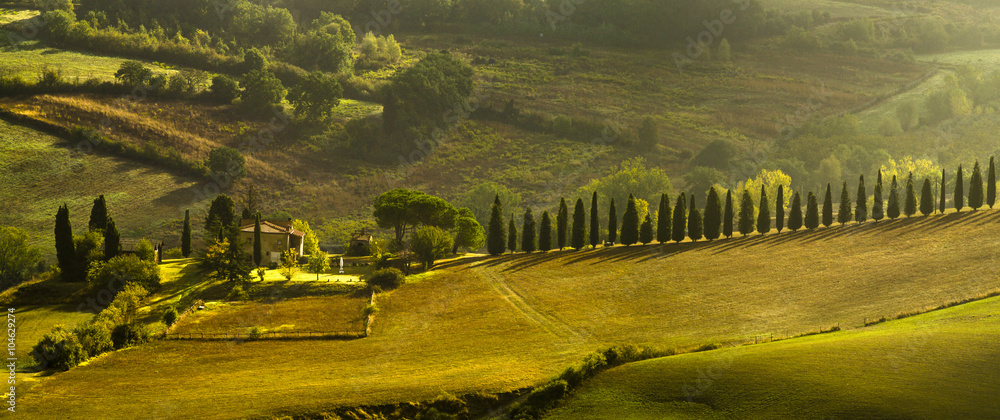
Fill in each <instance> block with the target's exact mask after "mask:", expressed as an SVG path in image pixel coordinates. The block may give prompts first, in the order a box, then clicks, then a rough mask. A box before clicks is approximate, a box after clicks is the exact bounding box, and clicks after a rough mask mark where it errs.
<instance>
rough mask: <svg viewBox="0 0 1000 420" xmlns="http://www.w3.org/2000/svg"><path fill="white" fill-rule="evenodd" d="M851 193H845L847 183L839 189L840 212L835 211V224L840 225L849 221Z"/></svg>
mask: <svg viewBox="0 0 1000 420" xmlns="http://www.w3.org/2000/svg"><path fill="white" fill-rule="evenodd" d="M851 216H853V215H852V214H851V193H849V192H847V181H844V186H843V187H841V189H840V210H838V211H837V223H840V224H842V225H845V224H847V222H850V221H851Z"/></svg>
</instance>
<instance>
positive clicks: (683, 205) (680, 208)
mask: <svg viewBox="0 0 1000 420" xmlns="http://www.w3.org/2000/svg"><path fill="white" fill-rule="evenodd" d="M672 225H673V226H672V228H671V232H670V239H673V240H674V241H675V242H680V241H683V240H684V238H685V237H686V236H687V235H686V234H685V229H686V228H687V197H685V196H684V193H683V192H681V193H680V195H678V196H677V204H675V205H674V217H673V223H672Z"/></svg>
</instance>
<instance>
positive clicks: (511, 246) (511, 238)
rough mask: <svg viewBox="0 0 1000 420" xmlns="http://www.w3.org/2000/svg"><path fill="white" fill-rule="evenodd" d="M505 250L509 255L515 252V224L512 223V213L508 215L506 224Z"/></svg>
mask: <svg viewBox="0 0 1000 420" xmlns="http://www.w3.org/2000/svg"><path fill="white" fill-rule="evenodd" d="M507 249H508V250H509V251H510V253H511V254H513V253H515V252H517V223H514V213H511V214H510V222H509V223H507Z"/></svg>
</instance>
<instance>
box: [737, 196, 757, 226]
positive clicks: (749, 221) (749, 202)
mask: <svg viewBox="0 0 1000 420" xmlns="http://www.w3.org/2000/svg"><path fill="white" fill-rule="evenodd" d="M753 216H754V215H753V198H752V197H750V191H748V190H745V189H744V190H743V199H741V200H740V221H739V223H738V228H739V230H740V235H743V236H747V235H748V234H750V233H753Z"/></svg>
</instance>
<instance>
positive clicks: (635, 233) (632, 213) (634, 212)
mask: <svg viewBox="0 0 1000 420" xmlns="http://www.w3.org/2000/svg"><path fill="white" fill-rule="evenodd" d="M621 240H622V243H623V244H625V246H629V245H632V244H634V243H637V242H639V209H638V208H637V207H636V204H635V197H633V196H632V194H629V195H628V204H627V205H626V206H625V214H623V215H622V237H621Z"/></svg>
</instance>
